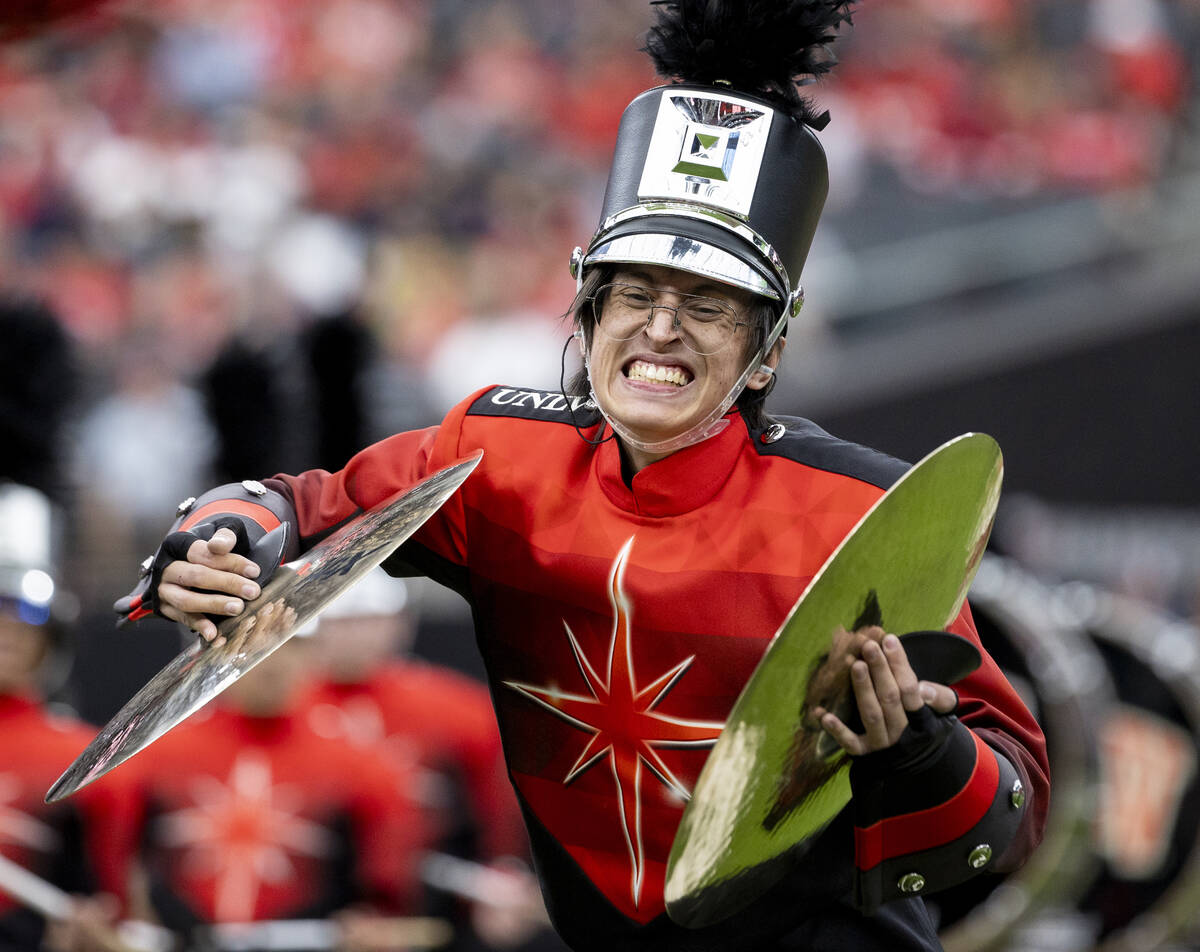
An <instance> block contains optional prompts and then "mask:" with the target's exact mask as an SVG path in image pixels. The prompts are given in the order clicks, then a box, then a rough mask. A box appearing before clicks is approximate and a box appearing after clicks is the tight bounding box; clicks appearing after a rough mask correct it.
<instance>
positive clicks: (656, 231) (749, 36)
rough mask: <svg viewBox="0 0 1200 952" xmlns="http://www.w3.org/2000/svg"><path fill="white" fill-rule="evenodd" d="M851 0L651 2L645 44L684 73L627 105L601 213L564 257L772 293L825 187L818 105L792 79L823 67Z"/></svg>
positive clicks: (790, 307) (787, 294)
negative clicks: (591, 231) (663, 270)
mask: <svg viewBox="0 0 1200 952" xmlns="http://www.w3.org/2000/svg"><path fill="white" fill-rule="evenodd" d="M850 5H851V4H850V3H848V2H832V0H790V2H789V0H742V2H738V0H679V2H667V3H659V4H656V6H657V7H658V17H657V23H656V25H655V27H654V28H653V29H652V30H651V31H650V34H649V36H648V38H647V47H646V50H647V52H649V53H650V55H651V57H652V59H653V60H654V62H655V65H656V67H657V69H658V71H659V73H660V74H662V75H664V76H667V77H670V78H673V79H676V80H681V81H677V82H673V83H671V84H670V85H665V86H658V87H655V88H653V89H649V90H647V91H645V92H643V93H641V94H640V95H639V96H637V97H636V98H635V99H634V100H633V102H631V103H630V104H629V106H628V107H626V109H625V112H624V115H623V116H622V119H621V125H620V128H619V130H618V132H617V142H616V147H615V150H614V154H613V162H612V166H611V169H610V172H609V178H608V186H607V189H606V191H605V195H604V203H603V206H602V209H601V215H600V225H599V228H598V229H597V230H596V233H595V235H594V236H593V237H592V240H591V242H590V243H589V244H588V247H587V248H586V250H585V249H582V248H576V249H575V252H574V254H573V255H572V259H571V271H572V274H573V275H575V277H576V278H577V279H578V278H580V277H581V275H582V271H583V269H585V268H587V267H590V266H592V265H597V264H603V263H610V262H611V263H647V264H656V265H665V266H667V267H672V268H679V269H681V270H684V271H689V272H692V273H695V274H700V275H706V276H709V277H712V278H715V279H716V280H719V281H721V282H723V283H726V284H730V285H733V286H735V287H739V288H744V289H745V290H748V291H751V292H753V293H755V294H759V295H762V296H764V297H767V298H770V299H772V300H776V301H779V302H781V304H782V305H783V307H782V309H781V310H782V311H783V313H784V315H786V316H792V315H794V314H795V313H796V312H797V311H798V310H799V308H800V305H801V303H802V301H803V293H802V291H801V290H800V284H799V278H800V272H801V270H802V269H803V267H804V262H805V260H806V259H807V257H808V252H809V248H810V247H811V246H812V241H813V235H814V234H815V232H816V228H817V222H818V220H819V219H820V216H821V210H822V208H823V207H824V204H825V197H826V195H827V194H828V191H829V173H828V165H827V163H826V159H825V151H824V149H822V147H821V144H820V142H819V141H818V139H817V136H816V134H815V132H814V128H817V129H819V128H823V127H824V124H825V122H826V121H828V115H827V114H825V115H822V116H819V117H818V116H816V115H815V114H814V109H813V107H812V105H811V103H809V102H808V101H807V100H806V99H803V98H802V97H801V96H800V95H799V93H798V90H797V86H798V85H800V84H802V83H805V82H809V81H811V79H812V78H813V77H814V76H816V75H818V74H820V73H823V72H826V71H827V70H828V69H829V68H830V66H831V65H832V63H833V60H832V57H829V56H828V55H827V54H826V44H828V43H829V42H831V41H832V39H833V37H834V33H833V31H834V29H835V28H836V27H837V26H838V25H839V24H840V23H841V22H843V21H849V19H850V16H849V12H848V10H849V7H850Z"/></svg>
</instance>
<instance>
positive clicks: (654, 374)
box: [626, 360, 690, 387]
mask: <svg viewBox="0 0 1200 952" xmlns="http://www.w3.org/2000/svg"><path fill="white" fill-rule="evenodd" d="M626 376H627V377H628V378H629V379H630V380H645V381H647V382H649V383H670V384H674V385H675V386H677V387H685V386H687V384H688V381H689V379H690V378H689V376H688V374H687V372H686V371H685V370H684V369H683V368H682V367H664V366H663V365H661V364H652V363H650V362H649V361H647V360H635V361H634V362H633V363H632V364H630V365H629V370H628V372H627V373H626Z"/></svg>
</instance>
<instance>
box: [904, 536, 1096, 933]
mask: <svg viewBox="0 0 1200 952" xmlns="http://www.w3.org/2000/svg"><path fill="white" fill-rule="evenodd" d="M969 600H970V604H971V608H972V612H973V614H974V617H975V623H976V626H977V628H978V631H979V635H980V639H981V640H982V642H983V644H984V647H985V648H986V649H987V650H988V652H989V654H991V655H992V657H993V658H995V660H996V663H997V664H998V665H999V666H1000V667H1001V669H1002V670H1003V671H1004V673H1005V675H1006V676H1007V677H1008V678H1009V680H1010V681H1011V682H1012V684H1013V686H1014V687H1015V688H1016V689H1017V690H1018V691H1019V692H1020V694H1021V695H1022V698H1023V699H1024V700H1025V702H1026V704H1027V705H1028V706H1029V708H1030V710H1031V711H1032V712H1033V713H1034V715H1035V716H1036V717H1037V719H1038V723H1039V724H1041V726H1042V730H1043V732H1044V733H1045V735H1046V745H1047V751H1048V755H1049V759H1050V771H1051V781H1052V789H1053V793H1052V796H1051V802H1050V813H1049V818H1048V822H1047V827H1046V834H1045V837H1044V839H1043V841H1042V845H1041V846H1040V847H1039V849H1038V850H1037V852H1035V853H1034V855H1033V856H1032V857H1031V858H1030V860H1029V861H1028V862H1027V863H1026V864H1025V865H1024V866H1023V867H1022V868H1021V869H1019V870H1017V871H1015V872H1013V873H1011V874H1008V875H1007V876H1001V875H999V874H987V873H984V874H983V875H981V876H979V877H977V878H975V879H973V880H971V881H969V882H967V883H965V884H964V885H963V886H960V887H958V888H956V889H952V890H948V891H946V892H943V893H939V894H937V895H933V896H930V897H929V898H928V899H927V900H926V902H927V903H928V904H929V905H930V907H931V908H932V909H933V911H934V912H935V914H937V915H939V917H940V919H939V922H940V932H941V939H942V943H943V945H944V946H945V949H946V952H982V950H1000V949H1012V950H1017V949H1020V950H1021V952H1043V950H1044V952H1049V950H1054V952H1079V950H1083V949H1088V948H1090V947H1091V944H1092V939H1093V938H1094V929H1093V928H1092V927H1091V925H1090V923H1089V922H1088V921H1087V920H1086V919H1081V917H1080V916H1079V915H1078V913H1077V912H1076V911H1075V910H1076V906H1077V904H1078V902H1079V900H1080V898H1081V897H1082V896H1083V895H1084V894H1085V893H1086V892H1087V891H1088V890H1089V889H1090V888H1091V886H1092V884H1093V882H1094V881H1095V880H1096V878H1097V876H1098V875H1099V873H1100V863H1099V860H1098V858H1097V857H1096V855H1095V852H1094V850H1093V830H1092V827H1093V819H1094V817H1095V815H1096V811H1097V807H1098V794H1099V785H1100V777H1101V762H1100V754H1099V736H1098V728H1099V725H1100V724H1101V723H1102V722H1103V718H1104V711H1105V710H1106V709H1107V708H1108V707H1109V706H1110V705H1111V704H1112V703H1113V701H1114V699H1115V696H1116V695H1115V691H1114V686H1113V683H1112V682H1111V680H1110V678H1109V674H1108V669H1107V665H1106V664H1105V661H1104V658H1103V657H1102V655H1101V654H1100V652H1099V650H1098V649H1097V647H1096V646H1095V644H1094V643H1093V642H1092V640H1091V639H1090V638H1089V637H1088V636H1087V635H1086V634H1085V633H1084V631H1083V630H1082V628H1081V627H1079V626H1078V625H1077V624H1076V623H1075V619H1074V618H1073V617H1071V616H1067V617H1064V615H1063V613H1062V612H1061V611H1057V610H1056V606H1057V602H1058V600H1057V598H1056V593H1055V590H1054V589H1052V588H1050V587H1048V586H1046V585H1044V584H1043V583H1041V582H1040V581H1038V580H1037V579H1036V578H1035V577H1034V576H1032V575H1030V574H1029V573H1028V572H1026V571H1025V570H1023V569H1021V568H1020V567H1019V566H1017V565H1016V564H1015V563H1013V562H1011V561H1009V560H1007V559H1003V558H1000V557H997V556H992V555H989V556H987V557H985V559H984V561H983V564H982V565H981V566H980V569H979V573H978V575H977V576H976V578H975V582H974V584H973V586H972V588H971V592H970V596H969Z"/></svg>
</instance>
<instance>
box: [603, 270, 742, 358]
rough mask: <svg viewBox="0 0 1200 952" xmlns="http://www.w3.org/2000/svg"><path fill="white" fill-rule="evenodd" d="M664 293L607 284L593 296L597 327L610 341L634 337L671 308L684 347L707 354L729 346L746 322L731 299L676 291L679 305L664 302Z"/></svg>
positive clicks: (617, 283)
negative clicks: (739, 317)
mask: <svg viewBox="0 0 1200 952" xmlns="http://www.w3.org/2000/svg"><path fill="white" fill-rule="evenodd" d="M661 293H662V292H660V291H658V290H657V289H655V288H646V287H642V286H641V285H639V284H623V283H620V282H615V283H612V284H605V285H603V286H602V287H600V288H599V289H598V290H597V291H596V293H595V294H593V295H592V297H591V304H592V317H593V319H594V320H595V322H596V324H595V326H596V327H597V328H598V329H599V331H600V333H602V334H603V335H604V336H605V337H607V338H609V339H610V340H616V341H626V340H632V339H633V338H635V337H637V336H638V334H640V333H641V332H642V331H644V330H645V329H646V328H647V327H649V326H650V323H651V322H652V321H653V320H654V315H655V314H656V313H657V312H658V311H670V312H672V325H671V326H672V328H673V329H674V330H675V331H677V332H678V334H679V339H680V340H681V341H683V343H684V346H686V347H687V348H688V350H690V351H692V352H693V353H696V354H699V355H701V356H708V355H711V354H715V353H716V352H717V351H719V350H721V349H722V348H724V347H726V346H727V345H728V344H729V342H730V341H731V340H733V338H734V335H735V334H736V333H737V329H738V328H739V327H742V326H744V325H745V324H746V321H742V320H739V319H738V311H737V309H736V308H735V307H734V306H733V305H732V304H730V303H729V302H728V301H722V300H720V299H719V298H712V297H705V296H704V295H702V294H676V295H674V296H675V297H676V298H677V299H678V300H679V303H678V304H662V303H660V300H659V298H660V296H661Z"/></svg>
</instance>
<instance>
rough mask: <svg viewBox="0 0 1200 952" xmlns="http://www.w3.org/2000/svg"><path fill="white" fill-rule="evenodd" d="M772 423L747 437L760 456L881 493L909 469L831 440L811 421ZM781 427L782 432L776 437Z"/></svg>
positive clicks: (783, 419)
mask: <svg viewBox="0 0 1200 952" xmlns="http://www.w3.org/2000/svg"><path fill="white" fill-rule="evenodd" d="M774 419H775V422H774V423H772V424H769V425H768V426H767V427H766V428H764V429H759V430H753V431H751V433H750V439H751V441H752V442H753V443H754V448H755V449H756V450H758V452H759V453H760V454H762V455H763V456H782V457H785V458H786V459H790V460H795V461H796V462H797V463H803V464H804V465H805V466H812V467H813V468H815V469H823V470H825V471H826V472H830V473H838V474H839V475H842V476H849V477H851V478H852V479H859V480H862V481H863V482H865V483H870V484H871V485H873V486H878V487H879V488H880V489H888V488H889V487H890V486H891V485H892V484H893V483H894V482H896V480H898V479H899V478H900V477H901V476H903V475H904V474H905V473H906V472H908V470H909V469H910V468H911V467H910V464H909V463H906V462H904V461H903V460H899V459H896V457H894V456H889V455H888V454H887V453H881V452H879V451H878V450H873V449H871V448H870V447H867V446H861V445H859V444H858V443H849V442H847V441H846V440H840V439H838V438H837V437H836V436H831V435H830V434H829V433H826V432H825V431H824V430H822V429H821V428H820V427H819V426H817V425H816V424H815V423H813V422H812V421H811V420H805V419H802V418H801V417H786V416H785V417H775V418H774ZM781 425H782V426H783V427H784V430H783V433H782V435H779V430H778V427H780V426H781Z"/></svg>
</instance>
